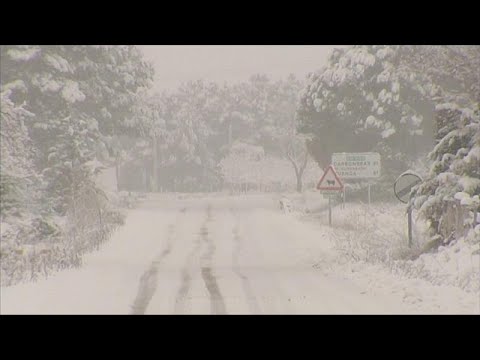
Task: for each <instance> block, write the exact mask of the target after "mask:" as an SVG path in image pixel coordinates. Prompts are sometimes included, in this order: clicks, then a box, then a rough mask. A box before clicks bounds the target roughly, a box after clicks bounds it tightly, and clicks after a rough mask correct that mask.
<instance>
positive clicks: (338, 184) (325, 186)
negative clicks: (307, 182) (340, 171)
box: [317, 165, 343, 191]
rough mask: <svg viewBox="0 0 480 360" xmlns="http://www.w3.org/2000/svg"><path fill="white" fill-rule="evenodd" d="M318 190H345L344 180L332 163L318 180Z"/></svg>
mask: <svg viewBox="0 0 480 360" xmlns="http://www.w3.org/2000/svg"><path fill="white" fill-rule="evenodd" d="M317 190H338V191H340V190H343V183H342V180H340V178H339V177H338V175H337V173H336V172H335V169H334V168H333V166H332V165H330V166H329V167H328V168H327V170H326V171H325V172H324V173H323V176H322V178H321V179H320V181H319V182H318V185H317Z"/></svg>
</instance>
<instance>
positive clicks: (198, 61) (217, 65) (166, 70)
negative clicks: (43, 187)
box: [139, 45, 344, 91]
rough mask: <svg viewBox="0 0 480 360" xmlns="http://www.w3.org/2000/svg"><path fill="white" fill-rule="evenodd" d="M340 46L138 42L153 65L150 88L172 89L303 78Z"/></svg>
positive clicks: (158, 89)
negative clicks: (200, 82)
mask: <svg viewBox="0 0 480 360" xmlns="http://www.w3.org/2000/svg"><path fill="white" fill-rule="evenodd" d="M338 47H344V46H343V45H308V46H306V45H141V46H139V48H140V49H141V50H142V51H143V53H144V54H145V58H146V59H148V60H149V61H151V62H152V63H153V64H154V67H155V83H154V88H153V91H163V90H168V91H169V90H173V89H175V88H176V87H178V85H180V84H181V83H182V82H185V81H188V80H196V79H205V80H211V81H215V82H220V83H223V82H224V81H227V82H236V81H243V80H247V79H248V78H249V77H250V76H251V75H253V74H257V73H263V74H267V75H269V77H271V78H273V79H278V78H283V77H285V76H287V75H288V74H290V73H293V74H295V75H296V76H297V77H299V78H301V79H303V78H304V77H305V76H306V75H307V74H308V73H309V72H311V71H315V70H317V69H318V68H320V67H321V66H323V65H324V64H325V63H326V61H327V57H328V54H329V52H330V50H332V49H333V48H338Z"/></svg>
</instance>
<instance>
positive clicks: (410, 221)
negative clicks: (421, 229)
mask: <svg viewBox="0 0 480 360" xmlns="http://www.w3.org/2000/svg"><path fill="white" fill-rule="evenodd" d="M407 214H408V247H412V244H413V236H412V209H411V208H409V209H408V210H407Z"/></svg>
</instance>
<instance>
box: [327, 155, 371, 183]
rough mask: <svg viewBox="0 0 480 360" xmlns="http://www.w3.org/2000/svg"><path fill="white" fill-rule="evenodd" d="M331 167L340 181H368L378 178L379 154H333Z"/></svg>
mask: <svg viewBox="0 0 480 360" xmlns="http://www.w3.org/2000/svg"><path fill="white" fill-rule="evenodd" d="M332 165H333V166H334V167H335V170H336V171H337V174H338V175H339V176H341V177H342V179H368V178H378V177H380V154H379V153H373V152H368V153H334V154H332Z"/></svg>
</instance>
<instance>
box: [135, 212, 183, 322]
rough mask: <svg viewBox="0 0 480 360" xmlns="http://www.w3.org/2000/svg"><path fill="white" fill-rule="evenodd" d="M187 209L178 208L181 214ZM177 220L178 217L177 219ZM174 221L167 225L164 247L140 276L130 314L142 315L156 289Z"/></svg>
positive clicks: (170, 247) (171, 240) (173, 232)
mask: <svg viewBox="0 0 480 360" xmlns="http://www.w3.org/2000/svg"><path fill="white" fill-rule="evenodd" d="M186 211H187V208H183V209H182V210H180V213H181V214H182V215H183V214H185V212H186ZM177 221H178V219H177ZM177 221H175V222H174V223H172V224H170V225H168V232H167V242H166V246H165V249H163V251H162V252H161V253H160V254H159V255H158V256H157V257H156V258H155V260H153V262H152V264H151V265H150V266H149V267H148V269H147V271H146V272H145V273H144V274H143V275H142V277H141V278H140V285H139V288H138V292H137V296H136V298H135V300H134V302H133V305H132V310H131V313H130V314H131V315H143V314H145V311H146V310H147V307H148V304H149V303H150V300H151V299H152V297H153V294H155V291H156V289H157V275H158V270H159V268H160V264H161V262H162V260H163V259H164V258H165V257H166V256H167V255H168V254H170V252H171V251H172V246H173V238H174V235H175V225H174V224H175V223H176V222H177Z"/></svg>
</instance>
